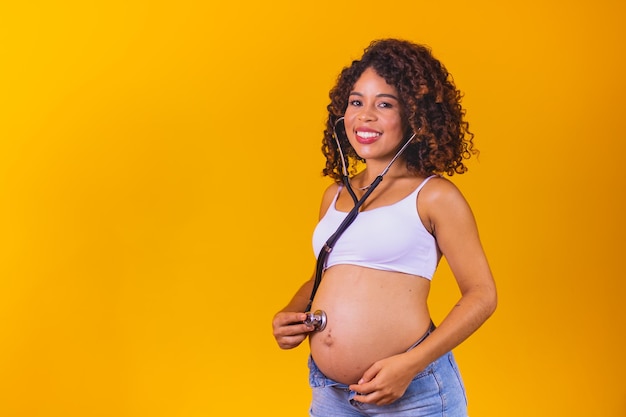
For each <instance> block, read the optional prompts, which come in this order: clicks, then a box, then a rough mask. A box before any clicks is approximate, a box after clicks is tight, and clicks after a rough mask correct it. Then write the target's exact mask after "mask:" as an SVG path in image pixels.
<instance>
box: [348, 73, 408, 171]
mask: <svg viewBox="0 0 626 417" xmlns="http://www.w3.org/2000/svg"><path fill="white" fill-rule="evenodd" d="M344 117H345V119H344V123H345V127H346V134H347V135H348V139H349V140H350V144H351V145H352V147H353V148H354V150H355V151H356V153H357V154H358V155H359V156H360V157H361V158H363V159H365V160H366V161H371V160H381V161H386V160H389V159H391V158H392V157H393V156H394V155H395V153H396V152H397V151H398V149H399V148H400V146H401V143H402V138H403V135H404V130H405V129H404V127H405V125H404V123H403V121H402V109H401V108H400V102H399V95H398V91H397V90H396V88H395V87H394V86H392V85H389V84H387V82H386V81H385V79H384V78H382V77H381V76H379V75H378V74H377V73H376V71H374V69H372V68H368V69H366V70H365V71H364V72H363V74H361V77H360V78H359V79H358V80H357V81H356V83H355V84H354V87H353V88H352V91H351V92H350V97H349V98H348V107H347V108H346V112H345V115H344Z"/></svg>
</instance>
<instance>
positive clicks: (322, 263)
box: [304, 117, 415, 312]
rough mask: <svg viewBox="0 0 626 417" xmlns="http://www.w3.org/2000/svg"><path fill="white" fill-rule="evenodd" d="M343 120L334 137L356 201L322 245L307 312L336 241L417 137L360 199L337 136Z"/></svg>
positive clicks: (345, 178)
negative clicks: (349, 174) (353, 186)
mask: <svg viewBox="0 0 626 417" xmlns="http://www.w3.org/2000/svg"><path fill="white" fill-rule="evenodd" d="M341 120H343V117H340V118H339V119H337V121H335V124H334V126H333V137H334V138H335V141H336V143H337V148H338V149H339V154H340V156H341V166H342V178H341V179H342V182H343V184H344V186H345V187H346V189H347V190H348V193H349V194H350V196H351V197H352V200H353V201H354V207H352V210H350V211H349V212H348V214H347V215H346V217H345V218H344V219H343V221H342V222H341V224H340V225H339V227H337V230H336V231H335V232H334V233H333V234H332V235H331V236H330V237H329V238H328V239H327V240H326V243H324V246H323V247H322V249H321V250H320V252H319V254H318V255H317V262H316V264H315V278H314V280H313V289H312V290H311V296H310V297H309V303H308V304H307V307H306V310H304V311H305V312H308V311H310V310H311V305H312V304H313V299H314V298H315V294H317V290H318V288H319V286H320V284H321V282H322V274H323V273H324V270H325V269H326V259H327V258H328V255H329V254H330V252H331V251H332V250H333V247H334V246H335V243H336V242H337V240H338V239H339V237H340V236H341V235H342V234H343V232H345V230H346V229H347V228H348V227H349V226H350V225H351V224H352V222H354V220H355V219H356V218H357V216H358V215H359V210H360V209H361V206H362V205H363V203H365V200H367V198H368V197H369V196H370V194H372V192H373V191H374V189H375V188H376V187H378V184H380V183H381V181H382V180H383V177H384V176H385V174H386V173H387V171H389V168H390V167H391V164H393V163H394V162H395V161H396V159H398V157H399V156H400V154H401V153H402V152H404V150H405V149H406V148H407V147H408V146H409V144H410V143H411V141H412V140H413V138H414V137H415V133H413V135H411V137H410V138H409V140H407V141H406V143H405V144H404V145H403V146H402V148H400V150H399V151H398V152H397V153H396V155H395V156H394V157H393V158H392V159H391V161H390V162H389V164H388V165H387V166H386V167H385V169H384V170H383V171H382V172H381V173H380V174H379V175H378V176H377V177H376V178H375V179H374V181H372V183H371V184H370V185H369V186H368V187H367V188H366V191H365V194H363V196H362V197H361V198H360V199H359V198H357V196H356V194H355V193H354V190H353V188H352V185H351V184H350V178H349V177H348V169H347V167H346V161H345V158H344V154H343V151H342V150H341V145H340V143H339V138H338V137H337V131H336V128H337V123H339V122H340V121H341Z"/></svg>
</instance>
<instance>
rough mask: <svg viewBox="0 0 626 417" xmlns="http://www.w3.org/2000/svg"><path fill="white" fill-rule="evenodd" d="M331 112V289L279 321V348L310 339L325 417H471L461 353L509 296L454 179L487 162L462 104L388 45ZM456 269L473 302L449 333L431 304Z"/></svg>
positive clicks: (353, 71) (316, 400)
mask: <svg viewBox="0 0 626 417" xmlns="http://www.w3.org/2000/svg"><path fill="white" fill-rule="evenodd" d="M330 99H331V102H330V104H329V105H328V120H327V124H326V130H325V132H324V140H323V148H322V149H323V152H324V155H325V157H326V167H325V169H324V171H323V173H324V175H327V176H329V177H330V178H332V179H333V180H334V181H335V182H334V183H333V184H332V185H330V186H329V187H328V188H327V190H326V191H325V193H324V195H323V197H322V202H321V209H320V221H319V223H318V225H317V227H316V229H315V232H314V235H313V246H314V249H315V253H316V254H319V255H318V256H324V261H323V265H322V268H318V269H320V271H319V274H318V275H319V277H320V278H321V280H320V279H319V278H318V279H317V280H316V279H315V277H312V278H311V279H310V280H308V281H307V282H305V283H304V284H303V285H302V286H301V287H300V289H299V290H298V291H297V293H296V294H295V295H294V297H293V298H292V299H291V301H290V302H289V304H288V305H287V306H286V307H285V308H284V309H282V310H281V311H280V312H278V313H277V314H276V315H275V316H274V319H273V323H272V324H273V332H274V337H275V338H276V341H277V343H278V345H279V346H280V347H281V348H283V349H291V348H294V347H296V346H298V345H300V343H302V342H303V341H304V340H305V339H306V338H307V337H308V338H309V343H310V349H311V356H310V358H309V369H310V376H309V381H310V385H311V388H312V390H313V397H312V403H311V407H310V410H309V413H310V415H311V416H382V415H394V416H432V417H435V416H441V417H443V416H447V417H465V416H466V415H467V401H466V397H465V389H464V387H463V382H462V379H461V376H460V374H459V371H458V368H457V366H456V362H455V360H454V357H453V355H452V352H451V351H452V349H453V348H455V347H456V346H458V345H459V344H460V343H461V342H463V341H464V340H465V339H467V338H468V337H469V336H470V335H471V334H472V333H473V332H474V331H476V330H477V329H478V328H479V327H480V326H481V325H482V324H483V323H484V322H485V320H487V318H488V317H489V316H490V315H491V314H492V313H493V311H494V310H495V307H496V289H495V284H494V281H493V277H492V275H491V271H490V268H489V265H488V262H487V259H486V256H485V253H484V251H483V248H482V245H481V243H480V239H479V236H478V230H477V226H476V222H475V220H474V216H473V214H472V211H471V209H470V207H469V205H468V204H467V202H466V200H465V198H464V197H463V195H462V194H461V192H460V191H459V190H458V188H457V187H456V186H455V185H454V184H453V183H452V182H450V181H449V180H447V179H445V178H444V177H443V175H444V174H446V175H448V176H451V175H453V174H455V173H456V174H462V173H464V172H465V171H466V167H465V165H464V164H463V161H464V160H465V159H467V158H469V157H471V156H472V155H473V154H475V153H476V152H477V151H476V150H475V149H474V148H473V140H472V139H473V135H472V134H471V133H470V132H469V130H468V123H467V122H466V121H465V120H464V114H465V111H464V110H463V108H462V106H461V104H460V99H461V94H460V92H459V91H458V90H457V89H456V87H455V85H454V83H453V81H452V77H451V76H450V75H449V74H448V72H447V70H446V69H445V67H444V66H443V65H442V64H441V63H440V62H439V61H438V60H437V59H435V58H434V57H433V55H432V54H431V52H430V50H429V49H428V48H427V47H424V46H422V45H418V44H415V43H412V42H408V41H403V40H397V39H385V40H379V41H375V42H373V43H372V44H371V45H370V46H369V47H368V48H367V49H366V50H365V52H364V54H363V56H362V57H361V59H359V60H356V61H354V62H352V64H351V65H350V66H349V67H346V68H344V70H343V71H342V72H341V74H340V76H339V78H338V80H337V84H336V85H335V87H334V88H333V89H332V90H331V92H330ZM346 167H347V168H346ZM359 168H360V169H359ZM347 176H349V178H348V177H347ZM381 178H382V181H381ZM365 194H367V195H366V199H365V200H362V198H363V196H364V195H365ZM359 200H360V202H359V204H360V205H359V206H358V208H357V209H355V210H353V208H354V206H355V204H356V202H357V201H359ZM351 211H353V214H356V217H355V218H354V220H353V222H352V223H351V224H350V225H349V226H348V227H347V229H345V231H344V232H343V234H341V236H340V237H339V238H338V239H337V240H336V242H335V243H334V244H333V245H332V246H333V247H332V250H330V248H328V245H326V246H325V244H326V243H327V240H328V239H329V237H330V236H331V235H333V233H335V231H336V230H337V229H338V227H339V226H340V224H341V223H342V222H343V221H344V219H345V218H346V216H348V215H349V214H348V213H350V212H351ZM355 211H356V213H354V212H355ZM442 256H445V257H446V260H447V262H448V264H449V265H450V268H451V270H452V272H453V274H454V277H455V279H456V282H457V284H458V287H459V290H460V293H461V297H460V299H459V300H458V302H457V303H456V304H455V305H453V306H451V308H450V312H449V313H448V314H447V315H446V317H445V318H444V320H443V321H442V322H441V323H439V324H438V325H437V326H436V327H435V325H434V324H433V322H432V320H431V318H430V313H429V309H428V294H429V291H430V286H431V280H432V278H433V275H434V273H435V270H436V268H437V265H438V263H439V260H440V259H441V257H442ZM318 264H319V263H318ZM318 266H319V265H318ZM312 295H314V297H313V298H312V300H311V297H312ZM311 302H312V303H311ZM308 307H311V309H310V310H311V311H317V310H319V311H320V314H321V312H323V319H324V320H323V326H318V327H315V326H314V325H313V324H315V323H313V322H312V320H311V315H310V314H309V315H307V314H306V313H307V311H308ZM318 318H319V317H318Z"/></svg>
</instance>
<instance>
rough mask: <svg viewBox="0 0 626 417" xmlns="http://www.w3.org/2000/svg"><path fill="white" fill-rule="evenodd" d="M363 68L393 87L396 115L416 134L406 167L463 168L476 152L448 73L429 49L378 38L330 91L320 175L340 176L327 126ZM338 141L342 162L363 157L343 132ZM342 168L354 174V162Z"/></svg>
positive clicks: (429, 170) (426, 170)
mask: <svg viewBox="0 0 626 417" xmlns="http://www.w3.org/2000/svg"><path fill="white" fill-rule="evenodd" d="M368 68H372V69H374V71H376V73H377V74H378V75H379V76H381V77H382V78H384V79H385V81H386V82H387V83H388V84H389V85H392V86H394V87H395V88H396V89H397V90H398V94H399V99H400V105H401V108H402V117H403V119H404V121H405V122H406V125H407V126H408V128H409V129H411V130H412V131H413V132H416V135H415V138H414V139H413V140H412V142H411V144H410V145H409V146H408V148H407V149H406V150H405V152H404V157H405V158H406V163H407V167H408V168H409V170H411V171H413V172H415V173H417V174H420V175H424V176H426V175H431V174H442V173H445V174H447V175H450V176H452V175H454V174H455V173H457V174H462V173H464V172H466V171H467V167H466V166H465V165H464V164H463V160H464V159H468V158H470V157H471V156H472V155H473V154H477V153H478V150H476V149H474V144H473V137H474V135H473V134H472V133H471V132H470V131H469V123H468V122H466V121H465V120H463V118H464V116H465V110H464V109H463V107H462V106H461V97H462V95H461V92H460V91H459V90H457V89H456V86H455V84H454V81H453V80H452V76H451V75H450V74H449V73H448V71H447V70H446V68H445V67H444V66H443V64H442V63H441V62H439V61H438V60H437V59H436V58H434V57H433V55H432V53H431V51H430V48H428V47H426V46H423V45H418V44H415V43H412V42H409V41H404V40H398V39H383V40H377V41H374V42H372V43H371V44H370V45H369V47H367V48H366V49H365V52H364V54H363V56H362V57H361V59H360V60H356V61H353V62H352V64H351V65H350V66H349V67H346V68H344V69H343V70H342V71H341V73H340V75H339V77H338V79H337V84H336V85H335V86H334V87H333V88H332V90H331V91H330V94H329V96H330V100H331V101H330V104H329V105H328V106H327V109H328V120H327V122H326V129H325V130H324V139H323V142H322V152H323V153H324V156H325V157H326V167H325V168H324V170H323V171H322V173H323V175H325V176H329V177H331V178H333V179H335V180H336V181H340V179H341V172H342V170H341V160H340V153H339V151H338V149H337V144H336V142H335V139H334V138H333V128H334V127H335V124H336V123H337V121H338V120H339V119H340V118H341V117H342V116H343V114H344V112H345V110H346V107H347V106H348V97H349V94H350V91H351V89H352V88H353V86H354V84H355V83H356V81H357V80H358V79H359V77H360V76H361V74H363V72H364V71H365V70H366V69H368ZM337 130H338V131H339V130H341V129H337ZM408 133H409V134H411V133H412V132H408ZM338 139H339V141H340V143H341V147H342V149H343V150H344V154H345V157H346V158H347V159H348V161H346V162H350V161H352V162H356V161H363V159H362V158H360V157H359V156H358V155H357V154H356V152H355V151H354V148H352V146H351V145H350V143H349V142H348V139H347V138H346V137H345V135H342V134H341V135H340V134H338ZM348 166H350V167H352V168H351V171H352V172H351V174H354V173H355V172H356V168H355V164H351V163H348Z"/></svg>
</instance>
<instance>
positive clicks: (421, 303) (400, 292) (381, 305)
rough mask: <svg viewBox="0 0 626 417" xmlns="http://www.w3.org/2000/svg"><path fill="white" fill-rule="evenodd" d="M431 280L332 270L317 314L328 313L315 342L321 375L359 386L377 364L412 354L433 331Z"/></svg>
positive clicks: (319, 297)
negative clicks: (410, 350) (417, 343)
mask: <svg viewBox="0 0 626 417" xmlns="http://www.w3.org/2000/svg"><path fill="white" fill-rule="evenodd" d="M429 288H430V281H428V280H426V279H424V278H421V277H416V276H412V275H407V274H402V273H396V272H388V271H378V270H373V269H369V268H362V267H356V266H350V265H338V266H334V267H332V268H330V269H329V270H328V271H326V273H325V275H324V279H323V280H322V284H321V285H320V288H319V290H318V293H317V295H316V297H315V300H314V302H313V308H312V310H316V309H321V310H324V311H325V312H326V314H327V325H326V328H325V329H324V330H323V331H322V332H318V333H313V334H312V335H311V337H310V346H311V354H312V356H313V359H314V360H315V362H316V364H317V366H318V367H319V368H320V370H321V371H322V372H323V373H324V374H325V375H326V376H327V377H329V378H331V379H333V380H335V381H338V382H342V383H344V384H352V383H356V382H357V381H358V380H359V379H360V378H361V376H363V373H364V372H365V371H366V370H367V368H369V367H370V366H371V365H372V364H373V363H374V362H376V361H378V360H380V359H383V358H386V357H389V356H392V355H395V354H398V353H402V352H404V351H406V350H407V349H408V348H409V347H410V346H411V345H412V344H413V343H415V341H416V340H418V339H419V338H420V337H421V336H422V335H423V334H424V333H425V332H426V330H427V329H428V326H429V324H430V316H429V313H428V308H427V305H426V299H427V297H428V291H429Z"/></svg>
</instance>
